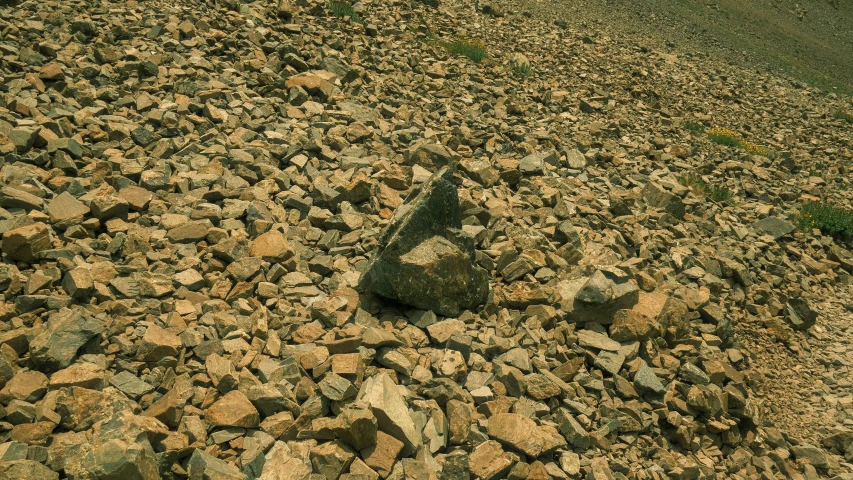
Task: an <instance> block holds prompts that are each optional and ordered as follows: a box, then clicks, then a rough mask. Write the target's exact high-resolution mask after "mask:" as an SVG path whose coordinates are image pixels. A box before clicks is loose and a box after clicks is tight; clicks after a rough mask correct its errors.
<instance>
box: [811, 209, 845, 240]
mask: <svg viewBox="0 0 853 480" xmlns="http://www.w3.org/2000/svg"><path fill="white" fill-rule="evenodd" d="M798 221H799V224H800V228H802V229H804V230H810V229H812V228H817V229H818V230H820V231H821V233H823V234H824V235H829V236H832V237H835V238H840V239H843V240H851V239H853V211H851V210H849V209H846V208H841V207H836V206H834V205H829V204H826V203H820V202H809V203H806V204H805V205H803V206H802V208H800V214H799V216H798Z"/></svg>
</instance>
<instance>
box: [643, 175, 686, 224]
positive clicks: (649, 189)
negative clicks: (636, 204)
mask: <svg viewBox="0 0 853 480" xmlns="http://www.w3.org/2000/svg"><path fill="white" fill-rule="evenodd" d="M641 194H642V196H643V198H644V199H645V200H646V203H647V204H648V205H649V206H650V207H653V208H659V209H663V210H664V211H665V212H666V213H669V214H670V215H672V216H673V217H675V218H677V219H679V220H682V219H684V213H685V209H684V202H682V201H681V198H680V197H678V196H677V195H674V194H673V193H670V192H667V191H666V190H664V188H663V187H662V186H660V185H659V184H657V183H654V182H649V183H647V184H646V186H645V188H643V191H642V193H641Z"/></svg>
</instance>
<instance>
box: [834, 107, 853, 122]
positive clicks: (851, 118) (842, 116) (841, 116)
mask: <svg viewBox="0 0 853 480" xmlns="http://www.w3.org/2000/svg"><path fill="white" fill-rule="evenodd" d="M832 118H834V119H836V120H844V121H845V122H847V123H853V115H851V114H849V113H847V112H842V111H841V110H838V111H837V112H835V113H833V114H832Z"/></svg>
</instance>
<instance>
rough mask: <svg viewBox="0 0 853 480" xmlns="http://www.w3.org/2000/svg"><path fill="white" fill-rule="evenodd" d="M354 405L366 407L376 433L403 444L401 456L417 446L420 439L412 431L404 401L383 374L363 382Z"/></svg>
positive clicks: (414, 430)
mask: <svg viewBox="0 0 853 480" xmlns="http://www.w3.org/2000/svg"><path fill="white" fill-rule="evenodd" d="M356 401H357V402H360V403H362V404H365V405H367V406H369V407H370V409H371V410H372V411H373V415H374V416H376V419H377V421H378V422H379V430H381V431H383V432H385V433H387V434H389V435H391V436H392V437H394V438H396V439H397V440H400V441H401V442H403V455H404V456H405V455H409V454H411V453H412V452H414V451H415V450H416V449H417V448H418V447H419V446H420V445H421V435H420V433H419V432H418V431H417V430H416V429H415V424H414V422H413V421H412V417H411V415H410V414H409V409H408V407H406V401H405V400H404V399H403V396H402V395H401V394H400V391H399V390H398V387H397V385H396V384H395V383H394V381H393V380H391V377H389V376H388V375H387V374H385V373H379V374H376V375H374V376H372V377H370V378H368V379H367V380H365V381H364V383H363V384H362V385H361V390H360V391H359V392H358V397H357V398H356Z"/></svg>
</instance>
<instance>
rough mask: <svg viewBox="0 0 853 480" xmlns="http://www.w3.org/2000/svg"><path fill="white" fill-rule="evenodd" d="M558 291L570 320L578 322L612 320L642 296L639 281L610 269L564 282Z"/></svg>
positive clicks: (606, 321)
mask: <svg viewBox="0 0 853 480" xmlns="http://www.w3.org/2000/svg"><path fill="white" fill-rule="evenodd" d="M557 292H558V293H559V295H560V297H561V301H560V306H561V307H562V310H563V311H564V312H565V318H566V320H567V321H569V322H575V323H583V322H595V323H604V324H609V323H612V322H613V318H614V316H615V314H616V312H618V311H619V310H623V309H630V308H632V307H633V306H634V305H636V304H637V302H638V301H639V299H640V289H639V288H638V287H637V285H636V284H635V283H634V282H633V281H632V280H630V279H629V278H627V277H625V276H622V275H620V274H619V273H618V272H616V271H615V270H610V269H601V270H599V271H596V272H595V273H594V274H593V275H592V276H590V277H589V278H578V279H574V280H566V281H563V282H560V283H559V284H558V285H557Z"/></svg>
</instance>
